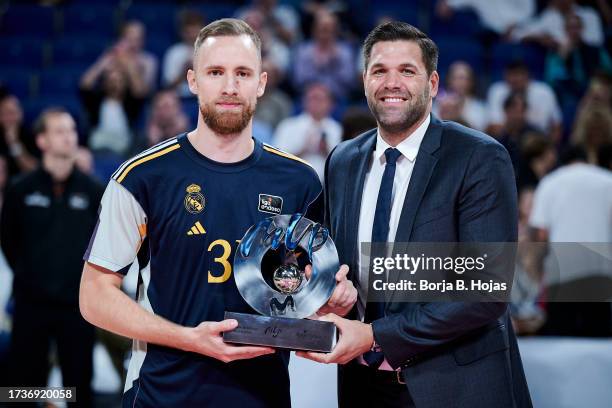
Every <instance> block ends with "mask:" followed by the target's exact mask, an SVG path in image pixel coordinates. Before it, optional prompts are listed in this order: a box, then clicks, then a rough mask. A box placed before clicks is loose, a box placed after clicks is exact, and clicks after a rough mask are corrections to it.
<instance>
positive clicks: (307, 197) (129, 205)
mask: <svg viewBox="0 0 612 408" xmlns="http://www.w3.org/2000/svg"><path fill="white" fill-rule="evenodd" d="M321 201H322V187H321V183H320V181H319V179H318V177H317V175H316V172H315V171H314V170H313V169H312V168H311V167H310V166H309V165H308V164H307V163H305V162H304V161H302V160H301V159H299V158H297V157H295V156H292V155H289V154H287V153H285V152H282V151H280V150H277V149H275V148H273V147H271V146H268V145H265V144H262V143H260V142H259V141H257V140H255V148H254V151H253V153H252V154H251V155H250V156H249V157H247V158H246V159H244V160H242V161H240V162H236V163H229V164H228V163H219V162H215V161H212V160H210V159H208V158H206V157H204V156H203V155H201V154H200V153H198V151H197V150H196V149H195V148H194V147H193V146H192V145H191V143H190V142H189V140H188V138H187V135H186V134H183V135H180V136H178V137H176V138H173V139H170V140H168V141H166V142H163V143H160V144H159V145H157V146H155V147H153V148H151V149H149V150H146V151H144V152H143V153H141V154H140V155H138V156H136V157H134V158H133V159H131V160H128V161H127V162H125V163H124V164H123V165H122V166H121V167H120V168H119V169H117V171H116V172H115V173H114V174H113V176H112V179H111V180H110V182H109V184H108V186H107V189H106V192H105V194H104V197H103V199H102V203H101V208H100V215H99V221H98V225H97V227H96V230H95V231H94V234H93V236H92V239H91V242H90V245H89V249H88V251H87V253H86V254H85V260H86V261H88V262H90V263H92V264H96V265H99V266H101V267H104V268H107V269H110V270H111V271H114V272H118V273H120V274H126V273H127V271H128V270H129V268H130V267H131V265H132V264H133V263H134V262H138V267H139V269H140V276H139V287H138V299H137V300H138V302H139V304H140V305H141V306H142V307H144V308H146V309H147V310H149V311H151V312H152V313H155V314H157V315H159V316H161V317H163V318H165V319H168V320H170V321H172V322H175V323H177V324H180V325H183V326H188V327H195V326H197V325H198V324H200V323H201V322H203V321H220V320H223V314H224V312H225V311H226V310H227V311H234V312H246V313H256V312H255V311H254V310H253V309H251V307H250V306H249V305H248V304H247V303H246V302H245V301H244V299H243V298H242V296H241V295H240V293H239V292H238V289H237V288H236V284H235V282H234V276H233V270H232V262H233V258H234V253H235V251H236V249H237V247H238V243H239V240H240V239H241V238H242V237H243V235H244V233H245V232H246V231H247V229H248V228H249V227H250V226H251V225H253V224H255V223H257V222H259V221H261V220H262V219H264V218H266V217H270V216H273V215H278V214H293V213H298V212H299V213H303V214H306V217H308V218H311V219H314V220H317V221H321V217H322V211H321V209H322V205H321ZM288 362H289V355H288V353H287V352H283V351H277V352H276V353H274V354H272V355H267V356H263V357H258V358H255V359H251V360H241V361H234V362H231V363H223V362H221V361H218V360H216V359H213V358H210V357H207V356H203V355H198V354H195V353H188V352H184V351H181V350H176V349H172V348H168V347H162V346H159V345H155V344H146V343H144V342H142V341H134V346H133V352H132V358H131V361H130V365H129V370H128V375H127V381H126V385H125V394H124V405H126V406H127V405H129V406H130V407H133V406H136V407H138V406H164V407H171V406H182V407H193V406H198V407H205V406H206V407H213V406H215V407H216V406H229V407H233V406H242V407H270V406H275V407H277V406H289V405H290V398H289V374H288Z"/></svg>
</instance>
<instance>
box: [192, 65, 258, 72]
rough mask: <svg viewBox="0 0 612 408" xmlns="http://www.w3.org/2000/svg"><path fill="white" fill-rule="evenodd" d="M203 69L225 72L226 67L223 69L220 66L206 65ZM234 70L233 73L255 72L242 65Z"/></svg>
mask: <svg viewBox="0 0 612 408" xmlns="http://www.w3.org/2000/svg"><path fill="white" fill-rule="evenodd" d="M204 69H206V70H207V71H210V70H215V69H218V70H226V69H227V67H224V66H222V65H208V66H206V67H205V68H204ZM234 70H235V71H255V70H254V69H253V68H250V67H247V66H244V65H240V66H238V67H236V68H235V69H234Z"/></svg>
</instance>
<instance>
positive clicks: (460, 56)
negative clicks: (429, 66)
mask: <svg viewBox="0 0 612 408" xmlns="http://www.w3.org/2000/svg"><path fill="white" fill-rule="evenodd" d="M434 41H435V42H436V44H438V48H439V49H440V57H439V60H438V72H439V73H440V75H441V76H444V75H445V74H446V71H447V70H448V67H449V66H450V65H451V64H452V63H453V62H455V61H459V60H461V61H465V62H467V63H468V64H470V65H471V66H472V69H473V70H474V72H475V74H476V75H477V76H478V75H480V74H481V73H482V72H483V70H484V49H483V46H482V44H480V43H479V42H477V41H473V40H470V39H466V38H457V37H439V38H436V39H435V40H434Z"/></svg>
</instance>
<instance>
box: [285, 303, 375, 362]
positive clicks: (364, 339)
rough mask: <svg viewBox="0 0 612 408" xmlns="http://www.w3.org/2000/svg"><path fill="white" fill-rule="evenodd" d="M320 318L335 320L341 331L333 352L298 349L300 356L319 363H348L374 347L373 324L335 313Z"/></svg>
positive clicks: (297, 353)
mask: <svg viewBox="0 0 612 408" xmlns="http://www.w3.org/2000/svg"><path fill="white" fill-rule="evenodd" d="M318 320H321V321H327V322H333V323H334V324H335V325H336V327H337V328H338V331H339V333H340V337H339V338H338V342H337V343H336V346H335V347H334V349H333V350H332V352H331V353H315V352H312V351H308V352H306V351H297V352H296V353H295V354H296V355H297V356H299V357H303V358H307V359H309V360H312V361H316V362H318V363H325V364H329V363H336V364H346V363H348V362H349V361H351V360H353V359H354V358H356V357H358V356H360V355H362V354H363V353H365V352H366V351H368V350H370V349H371V348H372V344H374V334H373V332H372V325H369V324H366V323H361V322H360V321H357V320H348V319H344V318H342V317H340V316H337V315H335V314H333V313H330V314H328V315H325V316H321V317H320V318H319V319H318Z"/></svg>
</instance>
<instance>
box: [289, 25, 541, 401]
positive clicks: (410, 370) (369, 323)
mask: <svg viewBox="0 0 612 408" xmlns="http://www.w3.org/2000/svg"><path fill="white" fill-rule="evenodd" d="M364 60H365V71H364V73H363V81H364V85H365V94H366V97H367V100H368V105H369V107H370V109H371V111H372V113H373V114H374V117H375V118H376V121H377V124H378V127H377V129H374V130H371V131H368V132H366V133H364V134H362V135H360V136H357V137H356V138H355V139H352V140H350V141H347V142H344V143H341V144H340V145H338V146H337V147H336V149H334V151H333V152H332V153H331V154H330V157H329V158H328V161H327V164H326V177H325V191H326V216H327V220H328V222H329V224H330V228H331V234H332V237H333V238H334V241H335V242H336V246H337V248H338V252H339V255H340V260H341V261H342V262H346V263H347V264H348V265H349V267H350V270H351V271H353V272H352V274H353V276H352V280H353V281H354V282H356V286H357V287H358V291H359V299H358V300H359V301H358V302H357V307H356V308H355V309H354V310H353V311H352V313H351V318H353V319H354V320H347V319H344V318H341V317H338V316H335V315H333V314H329V315H327V316H324V317H323V319H324V320H328V321H332V322H334V323H335V324H336V326H337V327H338V329H339V331H340V338H339V340H338V343H337V345H336V348H335V349H334V351H333V352H332V353H330V354H320V353H301V352H300V353H299V354H300V355H301V356H303V357H306V358H310V359H312V360H315V361H319V362H325V363H339V364H344V365H343V366H341V367H340V376H339V393H340V395H339V402H340V406H341V407H352V406H376V407H414V406H416V407H419V408H422V407H431V408H434V407H435V408H438V407H449V406H453V407H470V408H473V407H483V408H484V407H529V406H531V401H530V397H529V392H528V389H527V384H526V381H525V376H524V373H523V369H522V364H521V360H520V356H519V352H518V347H517V344H516V338H515V335H514V333H513V331H512V326H511V324H510V321H509V318H508V311H507V304H506V303H502V302H488V303H485V302H481V303H478V302H418V303H416V302H415V303H410V302H403V303H402V302H380V303H375V302H369V301H368V293H367V292H368V288H370V295H371V294H372V292H374V290H372V289H371V286H370V284H371V281H370V280H369V276H368V269H369V267H368V265H360V259H359V255H360V251H359V248H360V243H363V242H378V243H386V242H462V241H465V242H514V241H516V239H517V204H516V191H515V186H514V175H513V170H512V164H511V162H510V158H509V156H508V153H507V151H506V150H505V149H504V148H503V147H502V146H501V145H500V144H499V143H497V142H496V141H495V140H493V139H492V138H491V137H489V136H487V135H485V134H483V133H480V132H478V131H475V130H472V129H469V128H467V127H464V126H461V125H459V124H457V123H454V122H442V121H440V120H438V119H437V118H436V117H434V116H432V115H431V105H432V98H433V97H435V96H436V93H437V91H438V83H439V77H438V73H437V72H436V65H437V60H438V48H437V46H436V45H435V44H434V42H433V41H432V40H431V39H429V38H428V37H427V36H426V35H425V34H423V33H422V32H421V31H419V30H418V29H416V28H415V27H413V26H411V25H409V24H406V23H401V22H388V23H384V24H381V25H380V26H378V27H376V28H375V29H374V30H373V31H372V32H371V33H370V34H369V35H368V37H367V38H366V40H365V44H364ZM359 266H362V267H363V268H360V267H359ZM354 271H358V272H357V273H355V272H354ZM383 277H384V275H383ZM468 278H469V276H468ZM370 298H371V297H370Z"/></svg>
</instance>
